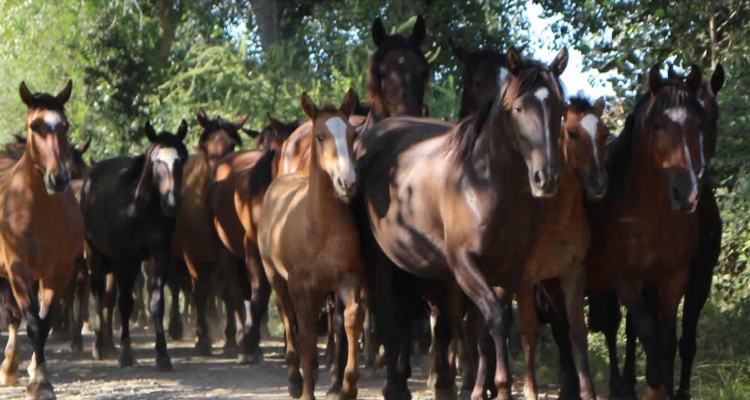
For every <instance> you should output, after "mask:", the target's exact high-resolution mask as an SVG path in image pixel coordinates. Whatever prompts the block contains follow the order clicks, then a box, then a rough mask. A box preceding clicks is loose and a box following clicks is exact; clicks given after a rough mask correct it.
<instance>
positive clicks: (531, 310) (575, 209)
mask: <svg viewBox="0 0 750 400" xmlns="http://www.w3.org/2000/svg"><path fill="white" fill-rule="evenodd" d="M569 103H570V105H569V107H568V110H567V112H566V114H565V118H564V121H563V133H562V135H561V136H560V148H561V150H562V152H563V160H564V162H563V165H564V168H563V175H562V184H561V186H560V190H559V191H558V193H557V195H555V197H554V198H552V200H550V204H549V205H548V208H547V210H546V215H545V217H544V218H543V223H542V226H541V235H540V237H539V240H538V241H537V243H536V245H535V247H534V249H533V250H532V252H531V256H530V257H529V259H528V260H527V261H526V269H525V270H524V274H523V277H522V279H521V284H520V286H519V288H518V291H517V294H516V296H517V301H518V308H519V311H520V314H521V333H522V342H523V348H524V352H525V353H526V382H525V385H524V393H525V397H526V399H536V398H537V387H536V375H535V371H534V364H535V350H536V344H537V339H538V335H539V321H538V319H537V315H536V309H535V306H534V285H535V284H537V283H538V282H541V281H543V280H546V279H552V278H559V280H560V285H561V288H562V291H563V295H564V298H565V304H564V307H563V308H564V309H563V310H561V312H562V313H566V314H567V320H568V321H570V339H571V342H572V343H573V351H574V358H575V361H576V364H577V367H578V377H579V379H580V381H581V385H580V388H581V391H580V392H581V393H580V397H581V398H582V399H585V400H588V399H591V400H594V399H596V394H595V392H594V386H593V383H592V381H591V373H590V371H589V363H588V345H587V343H588V341H587V332H586V323H585V321H584V314H583V312H584V310H583V300H584V297H585V294H586V293H585V288H586V281H585V278H586V275H585V273H586V271H585V268H584V266H583V260H584V258H585V257H586V252H587V251H588V248H589V244H590V243H591V232H590V228H589V222H588V217H587V216H586V211H585V209H584V204H583V196H584V189H585V192H586V193H587V194H588V197H589V198H590V199H600V198H602V197H603V196H604V193H605V191H606V189H607V172H606V169H605V164H604V161H605V152H604V144H605V142H606V140H607V137H608V136H609V130H608V129H607V128H606V126H605V125H604V123H603V122H602V121H601V116H602V113H603V111H604V98H599V99H598V100H597V101H596V102H595V103H594V104H593V105H592V104H590V103H589V101H588V100H586V99H583V98H578V97H574V98H571V99H570V101H569Z"/></svg>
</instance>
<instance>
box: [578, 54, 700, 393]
mask: <svg viewBox="0 0 750 400" xmlns="http://www.w3.org/2000/svg"><path fill="white" fill-rule="evenodd" d="M648 76H649V81H648V82H649V93H647V94H646V95H644V96H643V97H642V98H641V99H640V100H639V102H638V104H636V106H635V109H634V111H633V113H632V114H631V115H630V116H629V117H628V119H627V120H626V124H625V128H624V129H623V132H622V133H621V134H620V135H619V136H618V137H617V138H615V139H614V140H613V141H612V143H611V144H610V146H609V147H608V155H607V157H608V160H607V163H608V172H610V177H611V181H610V182H611V183H610V189H611V190H610V191H608V194H607V196H606V197H605V199H604V200H603V202H601V203H592V204H591V205H590V206H589V215H590V217H591V226H592V232H593V235H592V245H591V248H590V251H589V253H588V255H587V258H586V261H585V263H586V267H587V275H586V279H587V289H588V290H589V291H591V292H593V293H592V294H591V295H590V307H591V314H592V315H591V323H590V326H591V328H592V329H595V330H596V329H597V328H599V329H601V328H600V327H598V326H597V325H598V324H597V320H601V319H602V318H600V317H597V315H601V312H602V310H605V311H606V310H612V308H611V307H610V308H606V309H603V308H602V307H601V306H597V303H598V302H599V300H597V297H596V295H597V293H598V292H602V291H605V292H606V291H614V292H615V293H616V294H617V297H618V298H619V300H620V302H622V304H624V305H625V307H626V308H627V310H628V312H629V313H630V314H632V317H633V320H632V328H633V329H634V331H635V333H636V334H637V335H638V337H639V338H640V340H641V342H642V343H643V345H644V348H645V351H646V363H647V367H646V380H647V383H648V387H647V392H646V396H647V398H664V397H667V396H669V397H670V398H671V397H672V396H673V387H672V385H673V384H672V381H673V370H674V354H675V352H676V315H677V307H678V305H679V302H680V300H681V298H682V296H683V294H684V293H685V290H686V287H687V283H688V279H689V276H690V270H691V268H690V263H691V260H692V259H693V257H694V256H695V249H696V246H697V244H698V243H699V242H698V240H699V223H700V221H699V215H698V214H697V213H695V212H694V211H695V209H696V208H697V206H698V200H699V198H700V194H701V190H700V186H701V181H702V179H703V177H704V173H705V170H706V167H707V165H706V158H705V153H704V151H703V148H702V147H703V142H704V140H703V136H704V133H703V132H704V131H705V126H706V125H705V124H706V111H705V109H704V107H703V105H701V102H700V100H699V98H698V96H697V93H698V90H699V89H700V87H701V83H702V78H701V73H700V70H699V69H697V68H693V70H692V71H691V72H690V74H689V75H688V77H687V79H686V81H685V83H684V84H683V83H677V82H674V81H670V80H665V79H663V77H662V76H661V73H660V71H659V67H658V65H654V66H653V67H652V68H651V70H650V71H649V74H648ZM653 290H656V291H657V292H658V300H657V299H655V298H654V297H653V296H652V295H650V294H649V293H651V292H652V291H653ZM615 304H616V300H615ZM615 307H616V306H615ZM617 315H619V313H617ZM617 315H616V318H617V323H618V324H619V316H617ZM604 320H605V321H606V320H609V321H612V320H613V318H612V317H604ZM611 326H614V325H611ZM604 330H605V332H606V331H607V330H609V331H610V332H611V331H612V330H613V331H614V332H616V330H617V327H616V326H614V329H612V328H608V327H606V326H605V327H604ZM608 336H610V338H608V341H609V340H610V339H611V335H608ZM610 351H612V348H610ZM612 356H613V353H612V352H611V353H610V357H611V358H610V363H611V368H610V369H611V370H612V373H613V377H612V379H611V382H610V385H611V386H612V389H613V390H612V391H613V394H614V395H618V394H619V393H617V391H618V388H617V385H618V384H620V382H618V380H619V379H618V378H619V373H618V372H617V364H616V356H614V357H612ZM626 369H627V368H626Z"/></svg>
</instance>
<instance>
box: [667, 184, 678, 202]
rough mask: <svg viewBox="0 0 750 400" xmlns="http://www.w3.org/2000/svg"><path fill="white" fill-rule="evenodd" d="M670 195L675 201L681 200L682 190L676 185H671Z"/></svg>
mask: <svg viewBox="0 0 750 400" xmlns="http://www.w3.org/2000/svg"><path fill="white" fill-rule="evenodd" d="M669 195H670V196H672V198H673V199H679V198H680V188H679V187H677V186H676V185H671V186H670V187H669Z"/></svg>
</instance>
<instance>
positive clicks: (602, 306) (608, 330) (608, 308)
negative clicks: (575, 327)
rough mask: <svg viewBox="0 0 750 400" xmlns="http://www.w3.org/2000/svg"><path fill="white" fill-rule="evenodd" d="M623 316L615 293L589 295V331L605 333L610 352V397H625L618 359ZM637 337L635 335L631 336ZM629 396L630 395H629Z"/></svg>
mask: <svg viewBox="0 0 750 400" xmlns="http://www.w3.org/2000/svg"><path fill="white" fill-rule="evenodd" d="M621 320H622V314H621V312H620V301H619V299H618V298H617V293H615V292H592V293H590V294H589V329H590V330H591V331H594V332H602V333H604V338H605V340H606V342H607V351H608V352H609V394H610V397H616V398H619V397H621V396H625V392H624V390H623V388H624V383H623V377H622V375H620V367H619V361H618V357H617V330H618V329H619V328H620V322H621ZM631 336H632V337H635V334H634V335H631ZM628 396H629V395H628Z"/></svg>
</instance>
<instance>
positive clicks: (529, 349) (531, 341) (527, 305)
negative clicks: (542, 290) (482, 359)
mask: <svg viewBox="0 0 750 400" xmlns="http://www.w3.org/2000/svg"><path fill="white" fill-rule="evenodd" d="M516 300H517V301H518V311H519V312H520V313H521V342H522V346H523V351H524V354H525V357H526V380H525V382H524V385H523V393H524V397H525V398H526V400H536V399H537V390H538V389H537V383H536V365H535V360H536V346H537V343H538V341H539V319H538V318H537V315H536V308H535V307H534V282H531V281H524V282H523V283H521V286H520V287H519V289H518V292H516Z"/></svg>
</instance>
